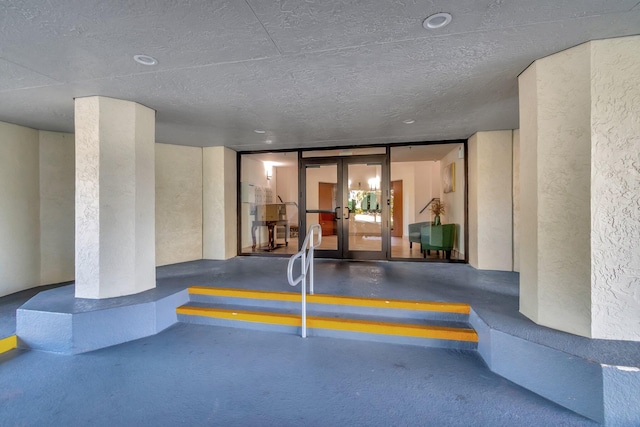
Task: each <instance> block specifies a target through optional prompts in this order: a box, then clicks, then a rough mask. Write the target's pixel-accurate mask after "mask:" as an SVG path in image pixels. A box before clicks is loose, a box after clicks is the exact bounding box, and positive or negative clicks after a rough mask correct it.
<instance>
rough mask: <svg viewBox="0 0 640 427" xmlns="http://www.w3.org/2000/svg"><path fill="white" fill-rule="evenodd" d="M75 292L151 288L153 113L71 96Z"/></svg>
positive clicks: (113, 293) (103, 294)
mask: <svg viewBox="0 0 640 427" xmlns="http://www.w3.org/2000/svg"><path fill="white" fill-rule="evenodd" d="M75 129H76V132H75V135H76V233H75V252H76V287H75V290H76V297H78V298H111V297H117V296H123V295H131V294H134V293H138V292H142V291H145V290H147V289H151V288H153V287H155V273H156V270H155V154H154V148H155V147H154V146H155V111H153V110H151V109H149V108H147V107H144V106H142V105H140V104H136V103H133V102H129V101H122V100H118V99H113V98H105V97H87V98H77V99H76V100H75Z"/></svg>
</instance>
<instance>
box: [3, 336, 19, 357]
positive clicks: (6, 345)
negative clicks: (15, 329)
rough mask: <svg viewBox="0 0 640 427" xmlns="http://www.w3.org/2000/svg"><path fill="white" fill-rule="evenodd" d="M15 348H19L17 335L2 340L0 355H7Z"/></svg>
mask: <svg viewBox="0 0 640 427" xmlns="http://www.w3.org/2000/svg"><path fill="white" fill-rule="evenodd" d="M14 348H18V337H16V336H15V335H11V336H10V337H7V338H3V339H1V340H0V354H2V353H6V352H7V351H9V350H13V349H14Z"/></svg>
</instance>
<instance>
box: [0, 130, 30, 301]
mask: <svg viewBox="0 0 640 427" xmlns="http://www.w3.org/2000/svg"><path fill="white" fill-rule="evenodd" d="M38 163H39V140H38V131H37V130H34V129H29V128H25V127H22V126H16V125H13V124H9V123H3V122H0V296H2V295H7V294H11V293H14V292H17V291H20V290H23V289H28V288H31V287H33V286H38V285H39V284H40V203H39V166H38Z"/></svg>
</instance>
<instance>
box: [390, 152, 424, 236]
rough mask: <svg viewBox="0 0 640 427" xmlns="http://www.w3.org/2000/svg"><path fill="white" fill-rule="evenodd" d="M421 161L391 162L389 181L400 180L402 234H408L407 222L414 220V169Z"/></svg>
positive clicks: (419, 165)
mask: <svg viewBox="0 0 640 427" xmlns="http://www.w3.org/2000/svg"><path fill="white" fill-rule="evenodd" d="M421 163H422V162H402V163H391V171H390V172H391V181H402V194H403V197H402V235H403V236H408V235H409V224H413V223H414V222H416V220H415V218H416V213H417V211H416V207H415V206H416V202H415V199H414V198H413V197H411V196H412V195H413V194H415V170H416V167H421V166H424V165H421Z"/></svg>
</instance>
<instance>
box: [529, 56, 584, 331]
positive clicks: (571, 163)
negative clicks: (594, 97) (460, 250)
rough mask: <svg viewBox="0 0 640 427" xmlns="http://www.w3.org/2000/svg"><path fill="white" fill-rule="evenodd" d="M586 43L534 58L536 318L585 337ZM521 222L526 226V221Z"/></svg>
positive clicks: (545, 323) (543, 322) (548, 324)
mask: <svg viewBox="0 0 640 427" xmlns="http://www.w3.org/2000/svg"><path fill="white" fill-rule="evenodd" d="M589 68H590V64H589V46H588V45H581V46H577V47H575V48H573V49H569V50H567V51H564V52H560V53H558V54H556V55H552V56H550V57H548V58H543V59H541V60H539V61H538V64H537V100H536V101H532V102H537V107H538V140H537V150H538V162H537V166H536V167H537V169H538V183H537V185H538V189H537V198H538V212H537V214H538V222H537V224H536V225H535V226H536V227H537V232H538V259H539V264H538V282H539V286H540V288H539V290H538V299H539V302H540V306H539V313H538V315H539V322H540V323H541V324H543V325H546V326H551V327H555V328H558V327H559V328H560V329H563V330H565V331H567V332H572V333H575V334H579V335H585V336H590V333H591V332H590V328H589V317H590V289H589V281H590V278H589V276H590V264H591V261H590V249H589V247H590V244H589V233H590V228H591V223H590V212H589V203H590V192H589V181H590V179H589V177H590V163H591V160H590V156H591V150H590V133H591V132H590V130H589V104H590V102H589V95H590V90H589V87H590V86H589ZM526 226H531V224H527V225H526Z"/></svg>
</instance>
